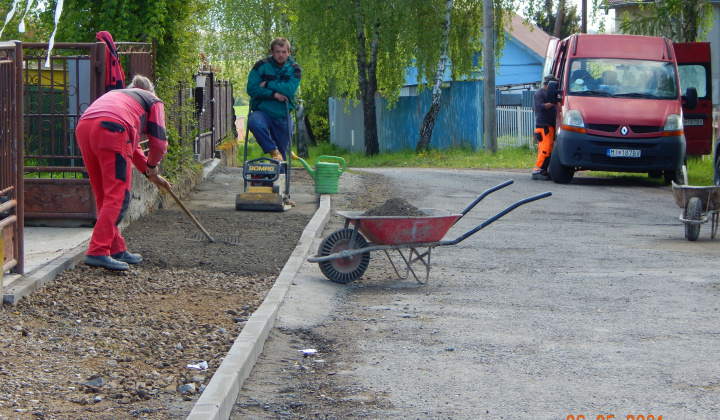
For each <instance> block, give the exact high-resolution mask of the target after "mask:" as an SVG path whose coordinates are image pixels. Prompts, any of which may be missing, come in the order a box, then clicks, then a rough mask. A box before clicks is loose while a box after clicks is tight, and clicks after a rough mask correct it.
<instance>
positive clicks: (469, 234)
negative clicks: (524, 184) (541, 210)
mask: <svg viewBox="0 0 720 420" xmlns="http://www.w3.org/2000/svg"><path fill="white" fill-rule="evenodd" d="M508 182H510V183H512V181H508ZM506 184H507V183H506ZM507 185H510V184H507ZM504 186H505V185H503V184H501V186H500V185H499V186H498V187H499V188H502V187H504ZM498 187H495V188H498ZM488 191H490V190H488ZM490 192H492V191H490ZM551 195H552V193H551V192H550V191H548V192H544V193H542V194H538V195H534V196H532V197H528V198H526V199H524V200H520V201H518V202H517V203H515V204H513V205H511V206H510V207H508V208H506V209H505V210H503V211H501V212H500V213H498V214H496V215H495V216H493V217H491V218H489V219H488V220H486V221H485V222H483V223H482V224H481V225H479V226H477V227H475V228H474V229H472V230H470V231H468V232H466V233H465V234H463V235H460V236H459V237H458V238H457V239H454V240H452V241H448V242H443V243H442V245H455V244H457V243H460V242H462V241H464V240H465V239H467V238H469V237H470V236H472V235H474V234H475V233H477V232H478V231H479V230H480V229H483V228H485V227H486V226H487V225H489V224H491V223H492V222H494V221H496V220H497V219H499V218H501V217H503V216H505V215H506V214H508V213H510V212H511V211H513V210H515V209H516V208H518V207H520V206H522V205H523V204H527V203H530V202H532V201H535V200H540V199H541V198H545V197H550V196H551ZM481 197H482V196H481ZM478 201H479V200H478Z"/></svg>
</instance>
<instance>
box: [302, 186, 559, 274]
mask: <svg viewBox="0 0 720 420" xmlns="http://www.w3.org/2000/svg"><path fill="white" fill-rule="evenodd" d="M512 183H513V180H509V181H505V182H504V183H502V184H500V185H497V186H495V187H492V188H489V189H488V190H486V191H485V192H483V193H482V194H481V195H480V196H479V197H478V198H476V199H475V200H474V201H473V202H472V203H471V204H470V205H469V206H468V207H467V208H466V209H465V210H463V211H462V212H461V213H451V212H448V211H444V210H437V209H420V211H422V212H423V213H425V214H426V216H421V217H413V216H401V217H395V216H363V212H361V211H339V212H337V213H338V214H339V215H340V216H342V217H344V218H345V227H344V228H343V229H340V230H337V231H335V232H333V233H331V234H330V235H328V236H327V237H326V238H325V239H323V240H322V242H321V243H320V247H319V248H318V254H317V255H316V256H314V257H309V258H308V259H307V260H308V261H309V262H313V263H318V264H319V265H320V271H322V273H323V274H324V275H325V277H327V278H328V279H329V280H331V281H334V282H336V283H342V284H345V283H350V282H351V281H353V280H357V279H358V278H360V276H362V275H363V274H364V273H365V270H367V268H368V265H369V264H370V253H371V252H373V251H383V252H385V255H386V256H387V258H388V260H389V261H390V264H392V266H393V269H394V270H395V274H397V276H398V277H399V278H400V279H406V278H407V276H408V275H409V273H412V275H413V277H414V278H415V280H416V281H417V282H418V283H420V284H425V283H427V281H428V279H429V278H430V254H431V252H432V249H433V248H435V247H438V246H447V245H456V244H458V243H460V242H462V241H464V240H465V239H467V238H469V237H470V236H472V235H474V234H475V233H477V232H478V231H479V230H481V229H483V228H485V227H486V226H487V225H489V224H491V223H493V222H494V221H496V220H497V219H499V218H501V217H503V216H504V215H506V214H508V213H510V212H511V211H513V210H515V209H516V208H518V207H520V206H522V205H523V204H526V203H529V202H531V201H535V200H539V199H541V198H545V197H549V196H551V195H552V193H551V192H549V191H548V192H545V193H542V194H538V195H535V196H532V197H529V198H526V199H524V200H520V201H518V202H517V203H515V204H513V205H511V206H510V207H508V208H506V209H505V210H503V211H501V212H500V213H498V214H496V215H495V216H493V217H491V218H490V219H488V220H486V221H485V222H483V223H482V224H480V225H479V226H476V227H475V228H473V229H471V230H470V231H468V232H466V233H464V234H462V235H460V236H459V237H458V238H456V239H454V240H450V241H443V240H442V238H443V237H444V236H445V234H446V233H447V232H448V230H450V228H451V227H452V226H453V225H454V224H455V223H457V221H458V220H460V218H462V217H463V216H464V215H465V214H467V212H469V211H470V210H471V209H472V208H473V207H475V205H477V204H478V203H479V202H480V201H481V200H482V199H483V198H485V197H486V196H487V195H488V194H490V193H493V192H495V191H497V190H499V189H501V188H504V187H507V186H508V185H510V184H512ZM351 223H352V224H353V227H352V228H350V224H351ZM368 241H369V242H368ZM425 248H427V251H424V252H421V251H422V250H424V249H425ZM391 250H395V251H397V252H398V253H399V254H400V257H401V258H402V260H403V261H404V262H405V266H406V270H405V275H401V274H400V272H399V271H398V267H397V266H396V265H395V263H394V262H393V260H392V258H390V252H389V251H391ZM403 251H406V252H403ZM414 263H421V264H422V265H423V266H424V267H425V279H424V281H422V280H421V279H420V278H419V277H418V276H417V274H416V273H415V270H413V267H412V265H413V264H414Z"/></svg>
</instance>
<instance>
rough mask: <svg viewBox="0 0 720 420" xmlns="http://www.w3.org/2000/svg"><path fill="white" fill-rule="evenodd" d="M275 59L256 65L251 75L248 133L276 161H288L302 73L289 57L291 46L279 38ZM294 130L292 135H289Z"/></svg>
mask: <svg viewBox="0 0 720 420" xmlns="http://www.w3.org/2000/svg"><path fill="white" fill-rule="evenodd" d="M270 53H271V56H270V57H267V58H263V59H262V60H260V61H258V62H257V63H255V65H254V66H253V68H252V70H250V74H249V75H248V83H247V93H248V95H250V97H251V99H250V109H251V110H252V113H251V114H250V118H249V120H248V129H249V130H250V132H251V133H253V136H255V140H256V141H257V142H258V144H259V145H260V147H261V148H262V151H263V153H269V154H270V157H271V158H272V159H277V160H280V161H284V160H286V159H287V153H288V150H287V149H288V143H289V142H290V134H291V133H292V130H293V120H292V117H291V116H290V115H288V113H287V110H286V104H287V105H288V106H289V109H290V110H292V109H295V103H294V102H293V97H294V96H295V91H297V89H298V87H299V86H300V77H301V74H302V70H301V69H300V66H299V65H298V64H297V63H296V62H295V61H293V59H292V58H290V57H289V54H290V43H289V42H288V40H287V39H285V38H275V39H274V40H273V41H272V42H271V43H270ZM288 130H290V131H288Z"/></svg>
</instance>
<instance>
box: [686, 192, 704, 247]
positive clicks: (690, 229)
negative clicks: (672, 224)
mask: <svg viewBox="0 0 720 420" xmlns="http://www.w3.org/2000/svg"><path fill="white" fill-rule="evenodd" d="M701 218H702V202H701V201H700V199H699V198H698V197H692V198H691V199H690V200H689V201H688V204H687V207H686V208H685V219H688V220H700V219H701ZM699 236H700V225H694V224H690V223H685V237H686V238H687V240H688V241H697V239H698V237H699Z"/></svg>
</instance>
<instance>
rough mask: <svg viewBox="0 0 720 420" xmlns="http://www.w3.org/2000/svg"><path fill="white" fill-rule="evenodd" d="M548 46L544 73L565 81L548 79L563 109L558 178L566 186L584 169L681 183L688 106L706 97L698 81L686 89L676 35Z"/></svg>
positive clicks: (555, 161)
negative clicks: (683, 88)
mask: <svg viewBox="0 0 720 420" xmlns="http://www.w3.org/2000/svg"><path fill="white" fill-rule="evenodd" d="M548 48H549V49H550V48H552V49H553V51H550V50H549V51H548V54H547V56H548V57H549V58H550V59H551V60H552V62H551V63H546V65H545V69H544V71H545V72H546V74H553V75H554V76H555V77H557V79H558V82H550V84H549V85H548V101H550V102H553V103H556V104H557V108H558V112H557V121H556V124H557V125H556V127H557V137H556V140H555V147H554V149H553V152H552V155H551V157H550V167H549V170H550V176H551V178H552V179H553V181H555V182H556V183H560V184H566V183H569V182H570V181H572V178H573V176H574V174H575V172H576V171H580V170H599V171H617V172H647V173H649V174H650V175H651V176H663V177H664V178H665V181H666V182H667V183H668V184H669V183H670V181H671V180H676V182H679V180H680V179H682V175H681V174H682V165H683V163H684V161H685V154H686V147H687V146H686V139H685V132H684V126H683V108H682V106H683V103H685V105H686V108H687V109H694V108H695V107H696V105H697V97H698V95H697V90H696V88H694V87H688V88H687V90H686V95H685V96H682V95H681V93H680V81H679V78H678V65H677V56H676V54H675V51H674V48H673V45H672V44H671V43H670V41H669V40H668V39H666V38H661V37H649V36H637V35H605V34H576V35H572V36H570V37H568V38H565V39H564V40H558V39H557V38H555V39H551V41H550V43H549V44H548ZM708 62H709V60H708ZM543 76H545V74H543ZM708 91H709V89H708ZM708 95H709V93H708Z"/></svg>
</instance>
